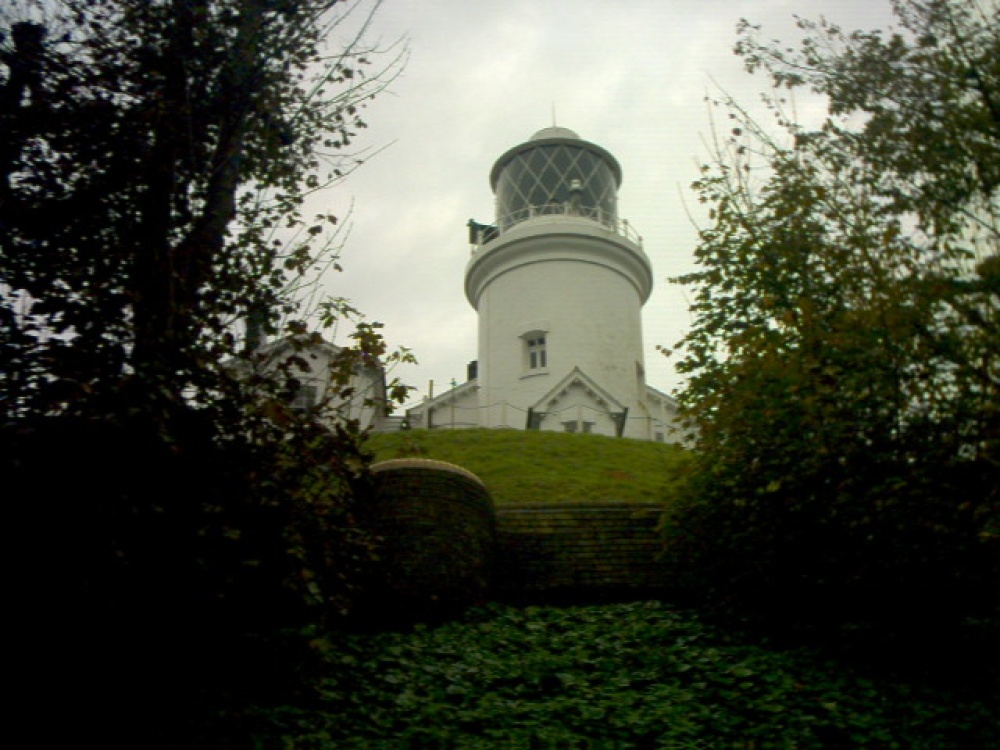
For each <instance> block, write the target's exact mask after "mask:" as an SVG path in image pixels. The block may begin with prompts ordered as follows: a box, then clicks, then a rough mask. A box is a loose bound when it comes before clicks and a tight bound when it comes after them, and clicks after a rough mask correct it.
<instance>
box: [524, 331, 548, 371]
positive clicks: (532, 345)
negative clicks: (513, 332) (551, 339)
mask: <svg viewBox="0 0 1000 750" xmlns="http://www.w3.org/2000/svg"><path fill="white" fill-rule="evenodd" d="M525 343H526V345H527V349H528V369H529V370H544V369H545V368H546V367H547V366H548V364H547V362H546V359H545V337H544V336H537V337H535V338H530V339H525Z"/></svg>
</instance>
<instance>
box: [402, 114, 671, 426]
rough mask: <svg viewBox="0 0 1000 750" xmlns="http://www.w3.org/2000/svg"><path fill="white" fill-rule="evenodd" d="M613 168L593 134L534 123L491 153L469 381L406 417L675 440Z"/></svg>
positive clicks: (417, 422)
mask: <svg viewBox="0 0 1000 750" xmlns="http://www.w3.org/2000/svg"><path fill="white" fill-rule="evenodd" d="M621 180H622V171H621V167H620V166H619V164H618V162H617V161H616V160H615V158H614V157H613V156H612V155H611V154H610V153H608V152H607V151H606V150H604V149H603V148H601V147H600V146H597V145H596V144H593V143H590V142H588V141H585V140H582V139H581V138H580V137H579V136H578V135H577V134H576V133H574V132H573V131H571V130H569V129H567V128H560V127H551V128H545V129H543V130H540V131H539V132H538V133H536V134H535V135H534V136H532V138H531V139H530V140H528V141H527V142H525V143H522V144H520V145H518V146H515V147H514V148H511V149H510V150H508V151H507V152H506V153H504V154H503V155H502V156H501V157H500V158H499V159H498V160H497V161H496V163H495V164H494V165H493V170H492V171H491V173H490V184H491V187H492V189H493V192H494V194H495V196H496V221H495V223H494V224H489V225H483V224H477V223H476V222H474V221H470V222H469V231H470V243H471V245H472V255H471V257H470V258H469V261H468V264H467V266H466V270H465V295H466V298H467V299H468V300H469V304H471V305H472V307H473V308H475V310H476V311H477V313H478V315H479V355H478V359H477V360H476V361H475V362H473V363H471V364H470V366H469V374H468V380H467V381H466V382H465V383H462V384H460V385H458V386H456V387H455V388H452V389H451V390H449V391H447V392H445V393H442V394H440V395H437V396H435V397H433V398H429V399H427V400H425V401H424V403H422V404H420V405H419V406H417V407H414V408H412V409H410V410H409V411H408V413H407V418H408V421H409V423H410V424H411V426H413V427H427V428H460V427H512V428H519V429H538V430H558V431H568V432H592V433H597V434H602V435H612V436H619V437H631V438H639V439H645V440H660V441H664V440H667V441H674V440H679V437H677V436H676V435H674V434H672V427H673V426H674V420H675V415H676V404H675V402H674V401H673V399H672V398H671V397H670V396H668V395H667V394H665V393H662V392H660V391H658V390H656V389H655V388H652V387H650V386H649V385H647V383H646V378H645V365H644V361H643V339H642V318H641V311H642V306H643V304H644V303H645V302H646V300H647V299H648V298H649V295H650V292H651V290H652V287H653V274H652V269H651V267H650V263H649V258H648V257H647V256H646V254H645V253H644V252H643V249H642V240H641V238H640V237H639V236H638V234H637V233H636V232H635V231H634V229H633V228H632V227H631V226H630V225H629V224H628V223H627V222H626V221H625V220H624V219H623V218H621V216H620V215H619V213H618V188H619V186H620V185H621Z"/></svg>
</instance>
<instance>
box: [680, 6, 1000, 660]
mask: <svg viewBox="0 0 1000 750" xmlns="http://www.w3.org/2000/svg"><path fill="white" fill-rule="evenodd" d="M894 7H895V9H896V11H897V16H898V20H899V23H900V29H899V30H898V31H897V32H891V33H885V34H883V33H882V32H877V31H876V32H855V33H853V34H848V33H846V32H844V31H842V30H841V29H839V28H838V27H836V26H835V25H833V24H830V23H826V22H821V23H819V24H813V23H810V22H808V21H801V22H800V26H801V28H802V30H803V31H804V32H805V39H804V41H803V43H802V46H801V48H800V49H799V50H792V49H789V48H786V47H784V46H780V45H778V44H777V43H764V42H761V41H760V40H759V39H758V36H757V31H758V30H757V29H756V28H755V27H752V26H750V25H749V24H745V23H744V24H743V25H742V27H741V37H740V41H739V43H738V45H737V52H738V53H739V54H741V55H742V56H744V58H745V59H746V62H747V66H748V68H749V69H751V70H758V69H762V70H764V71H766V72H767V73H769V74H770V76H771V77H772V80H773V82H774V83H775V85H776V86H777V87H778V93H777V94H776V95H775V96H774V98H773V99H771V100H770V103H771V106H772V109H773V111H774V113H775V115H776V117H777V121H778V124H779V126H780V127H782V128H783V129H784V130H785V131H786V132H785V133H782V134H781V135H772V134H771V133H769V132H768V129H767V128H765V127H763V126H761V125H760V124H759V123H758V122H756V121H754V120H753V119H752V118H750V117H749V116H748V115H747V113H746V111H745V110H743V109H741V108H740V107H739V106H738V105H737V104H736V103H735V102H725V103H724V104H726V105H728V109H729V117H730V120H731V122H732V123H733V127H732V129H731V131H730V134H729V135H728V136H727V137H725V138H721V137H720V139H719V141H718V142H717V152H716V153H715V155H714V156H715V161H714V163H713V164H710V165H708V166H706V167H705V168H704V174H703V177H702V179H701V180H700V181H699V182H698V183H696V185H695V188H696V190H697V191H698V193H699V195H700V198H701V200H702V201H703V202H704V203H707V204H708V205H709V206H710V210H711V213H710V218H711V221H710V224H709V226H707V227H706V228H704V229H703V230H702V231H701V235H700V243H699V246H698V248H697V250H696V257H697V261H698V263H699V266H700V268H699V270H698V271H696V272H695V273H693V274H691V275H689V276H687V277H685V278H683V279H681V280H680V281H682V282H684V283H689V284H692V285H693V286H694V287H695V290H696V297H695V303H694V306H693V307H694V312H695V316H696V317H695V324H694V326H693V328H692V331H691V333H690V334H689V335H688V336H687V337H686V338H685V340H684V341H683V342H682V347H681V348H682V350H683V352H684V358H683V360H682V361H681V363H680V368H681V369H682V370H683V371H685V372H686V373H688V374H689V375H690V380H689V384H688V388H687V391H686V393H684V394H683V401H684V404H685V406H686V409H687V415H688V416H689V418H690V419H691V420H692V423H693V425H694V427H695V428H696V432H697V435H698V438H697V448H698V454H699V459H698V462H699V471H698V472H696V474H695V479H694V480H693V483H692V486H691V495H690V498H689V500H688V501H687V502H686V503H684V504H681V505H679V506H678V507H677V508H676V510H675V512H674V514H673V516H672V518H671V519H670V522H669V523H668V525H667V537H668V556H669V557H670V561H671V563H672V565H673V568H674V570H675V572H676V576H677V579H678V580H679V581H682V582H684V583H685V584H686V585H687V587H688V588H689V590H692V591H695V592H698V593H699V594H701V595H702V596H703V598H704V600H705V601H706V602H708V603H709V604H711V605H713V606H716V607H717V608H719V609H729V610H738V611H743V612H746V611H752V612H754V613H756V614H757V615H763V616H765V617H766V618H768V619H769V621H770V622H771V623H772V624H779V625H782V626H787V627H790V628H796V627H799V628H804V629H807V630H820V631H822V632H825V633H827V634H831V633H832V634H837V635H840V636H844V637H845V638H846V639H848V640H850V639H852V638H854V639H855V640H857V641H868V642H869V643H871V644H878V648H882V647H887V645H888V644H891V643H892V642H896V643H898V644H901V643H902V642H903V641H905V640H906V639H907V638H909V637H910V636H912V637H913V638H915V639H917V642H920V643H924V644H932V643H942V642H947V641H948V639H950V638H952V637H955V636H954V634H955V633H956V632H957V629H958V630H960V629H962V628H965V629H966V632H971V631H975V632H976V633H977V636H976V637H977V638H978V637H979V636H980V635H982V634H983V633H984V632H985V630H986V629H987V625H989V624H990V623H992V625H993V626H996V625H997V623H998V622H1000V610H998V607H1000V526H998V523H1000V495H998V488H1000V439H998V438H1000V377H998V374H1000V360H998V352H1000V338H998V335H997V332H998V331H1000V325H998V320H1000V317H998V315H1000V285H998V279H1000V277H998V276H997V271H996V269H997V257H998V255H997V253H998V247H1000V246H998V241H1000V221H998V215H997V210H996V205H997V204H996V199H997V182H996V180H995V179H994V176H993V174H994V173H993V171H992V170H993V169H994V168H995V164H996V163H997V161H998V159H1000V118H998V116H997V114H998V110H997V109H996V107H995V102H996V101H997V100H998V97H1000V68H998V67H997V64H998V60H1000V54H998V52H1000V36H998V32H997V30H998V29H1000V23H998V20H1000V19H998V17H997V16H996V12H995V11H993V12H992V13H990V12H989V11H985V10H981V9H980V8H979V7H978V6H976V5H975V4H972V3H967V4H964V3H958V4H955V3H945V2H937V1H936V0H928V1H927V2H908V3H904V2H899V3H895V6H894ZM783 87H788V88H791V89H796V88H799V87H802V88H808V89H810V90H812V91H813V92H815V93H818V94H821V95H823V96H825V97H826V98H827V101H828V104H829V108H828V116H827V118H826V119H825V120H824V121H823V122H822V123H821V124H819V125H818V126H817V127H815V128H814V129H810V128H808V127H806V126H804V125H801V124H799V123H797V122H796V121H795V120H794V119H793V118H791V117H790V116H789V114H788V111H787V107H786V104H785V100H784V99H783V98H782V96H783V94H782V92H781V88H783ZM906 634H909V635H906Z"/></svg>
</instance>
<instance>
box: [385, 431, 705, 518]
mask: <svg viewBox="0 0 1000 750" xmlns="http://www.w3.org/2000/svg"><path fill="white" fill-rule="evenodd" d="M368 447H369V449H370V450H371V451H372V452H373V453H374V454H375V459H376V460H377V461H385V460H388V459H392V458H432V459H435V460H438V461H447V462H449V463H453V464H458V465H459V466H462V467H464V468H466V469H468V470H469V471H471V472H473V473H474V474H476V475H477V476H478V477H479V478H480V479H481V480H482V481H483V483H484V484H485V485H486V486H487V488H488V489H489V490H490V493H491V494H492V496H493V500H494V502H496V503H497V504H507V503H532V502H637V501H638V502H643V501H645V502H649V501H656V502H660V501H666V502H669V501H670V500H671V499H672V498H674V497H676V495H677V493H678V492H679V491H680V489H681V487H682V485H683V481H684V477H685V476H686V474H687V470H688V467H689V466H690V463H691V462H690V454H689V452H687V451H686V450H684V449H683V448H680V447H678V446H675V445H668V444H664V443H651V442H645V441H641V440H626V439H619V438H610V437H604V436H602V435H583V434H567V433H558V432H538V431H524V430H488V429H476V430H409V431H406V432H398V433H391V434H384V435H373V436H371V437H370V438H369V440H368Z"/></svg>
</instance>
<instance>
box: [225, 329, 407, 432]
mask: <svg viewBox="0 0 1000 750" xmlns="http://www.w3.org/2000/svg"><path fill="white" fill-rule="evenodd" d="M346 354H347V351H346V350H345V349H343V348H342V347H339V346H336V345H334V344H331V343H329V342H327V341H324V340H322V339H320V338H319V337H318V336H306V337H302V338H300V339H296V338H279V339H275V340H273V341H269V342H267V343H264V344H261V345H259V346H257V347H256V348H255V349H254V350H253V352H252V353H250V354H248V355H247V358H246V359H244V360H241V361H240V363H239V365H237V367H238V370H239V372H240V374H241V376H243V377H249V376H250V375H251V374H252V373H253V371H254V370H256V371H258V372H260V373H262V374H264V375H268V376H274V375H278V376H279V377H280V378H283V379H286V380H287V381H288V382H289V383H290V385H291V387H292V392H290V393H289V394H288V406H289V407H290V408H291V409H293V410H296V411H305V410H309V409H314V410H316V413H317V414H318V415H319V416H320V418H321V419H323V420H324V421H326V422H329V423H331V424H332V423H334V422H338V421H340V422H343V421H347V420H357V422H358V424H359V426H360V427H361V428H362V429H370V430H373V431H376V432H378V431H382V430H385V429H390V426H391V425H393V420H392V418H391V417H389V416H388V408H387V407H388V402H387V399H386V384H385V371H384V370H383V369H382V367H381V366H380V365H378V364H377V363H375V364H359V363H357V362H353V361H350V359H348V358H346V356H345V355H346ZM341 370H343V371H344V377H345V380H346V382H340V381H339V379H338V373H339V372H341Z"/></svg>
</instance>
